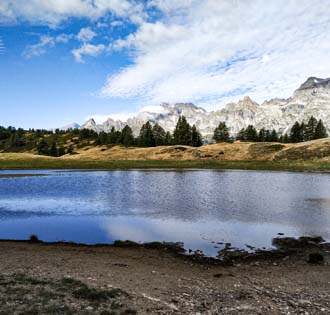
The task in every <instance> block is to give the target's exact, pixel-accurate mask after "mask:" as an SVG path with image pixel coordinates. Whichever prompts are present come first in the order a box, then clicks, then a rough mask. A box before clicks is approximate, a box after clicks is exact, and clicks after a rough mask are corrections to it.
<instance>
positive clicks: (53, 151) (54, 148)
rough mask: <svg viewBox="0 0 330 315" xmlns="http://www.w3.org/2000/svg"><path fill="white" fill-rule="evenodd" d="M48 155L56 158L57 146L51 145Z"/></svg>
mask: <svg viewBox="0 0 330 315" xmlns="http://www.w3.org/2000/svg"><path fill="white" fill-rule="evenodd" d="M49 155H50V156H55V157H56V156H58V150H57V145H56V143H55V142H53V143H52V145H51V147H50V149H49Z"/></svg>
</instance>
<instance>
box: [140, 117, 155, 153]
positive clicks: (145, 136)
mask: <svg viewBox="0 0 330 315" xmlns="http://www.w3.org/2000/svg"><path fill="white" fill-rule="evenodd" d="M138 145H139V146H140V147H154V146H155V139H154V136H153V133H152V127H151V124H150V122H149V121H147V122H146V123H145V124H143V125H142V127H141V130H140V135H139V138H138Z"/></svg>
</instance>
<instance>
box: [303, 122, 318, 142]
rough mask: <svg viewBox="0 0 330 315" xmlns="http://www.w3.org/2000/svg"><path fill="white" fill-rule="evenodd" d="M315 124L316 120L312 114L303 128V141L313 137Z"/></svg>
mask: <svg viewBox="0 0 330 315" xmlns="http://www.w3.org/2000/svg"><path fill="white" fill-rule="evenodd" d="M316 126H317V120H316V119H315V118H314V117H313V116H312V117H311V118H310V119H309V121H308V123H307V125H306V126H305V128H304V141H310V140H313V139H314V135H315V130H316Z"/></svg>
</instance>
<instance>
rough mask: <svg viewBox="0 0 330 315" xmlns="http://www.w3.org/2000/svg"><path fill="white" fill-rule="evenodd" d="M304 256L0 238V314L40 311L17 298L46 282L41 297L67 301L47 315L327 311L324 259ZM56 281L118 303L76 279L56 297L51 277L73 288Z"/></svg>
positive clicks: (329, 273) (329, 282)
mask: <svg viewBox="0 0 330 315" xmlns="http://www.w3.org/2000/svg"><path fill="white" fill-rule="evenodd" d="M305 258H306V257H304V256H301V258H297V257H287V258H284V259H283V258H281V259H278V260H266V261H250V262H244V263H237V264H234V265H233V266H220V265H212V264H208V263H199V262H194V261H192V260H191V259H189V258H184V257H178V256H176V255H173V254H171V253H168V252H166V251H164V250H156V249H146V248H143V247H141V248H116V247H110V246H103V247H91V246H79V245H67V244H53V245H45V244H31V243H23V242H0V275H1V278H0V289H1V290H3V291H2V293H1V298H2V300H1V301H0V302H1V303H0V314H8V313H6V310H7V309H6V307H9V306H10V309H11V312H10V314H43V311H42V308H41V307H40V308H39V311H38V307H39V306H38V307H36V306H35V305H34V306H33V307H34V309H32V311H31V307H32V304H33V303H34V298H33V296H32V297H31V296H30V298H27V301H29V303H30V305H28V306H26V305H23V304H24V303H27V302H24V303H23V302H22V298H23V297H24V294H25V295H29V294H31V292H32V291H33V290H35V288H34V286H38V288H39V289H41V286H42V285H45V286H46V285H47V286H48V291H47V292H48V295H49V294H50V293H49V291H50V290H53V291H52V292H53V293H52V294H53V295H50V297H49V299H48V300H47V301H48V302H49V303H53V302H54V301H55V300H56V301H60V303H61V304H63V305H64V304H65V303H66V302H67V303H69V304H70V303H71V304H70V307H71V306H72V309H71V310H70V309H69V307H68V308H65V309H64V308H63V309H62V310H59V309H57V311H54V312H53V313H52V312H50V311H47V313H48V314H103V315H106V314H136V313H137V314H196V315H197V314H330V299H329V298H330V266H329V264H328V262H327V260H328V257H326V261H325V263H322V264H317V265H311V264H309V263H307V261H306V259H305ZM18 275H19V276H18ZM1 279H2V280H1ZM63 279H75V280H79V281H81V282H82V283H84V284H85V285H87V286H88V288H95V289H97V290H113V289H114V288H119V289H121V290H122V291H123V292H126V293H128V295H127V296H126V294H125V295H123V296H122V297H120V298H119V299H120V303H124V304H125V307H122V308H119V307H117V308H116V307H115V306H116V305H115V304H114V302H112V306H113V307H112V306H109V305H107V304H106V303H107V302H106V299H103V300H102V295H100V294H99V295H97V294H94V295H93V294H92V295H86V294H83V295H81V296H79V294H77V292H78V293H79V292H80V293H81V292H82V293H84V290H81V286H82V284H81V285H80V284H77V285H78V287H79V288H80V289H79V290H80V291H79V290H75V291H74V293H73V295H74V296H75V299H74V300H72V301H73V302H72V301H71V300H70V299H69V298H68V296H65V294H62V295H60V296H57V297H56V296H55V294H54V292H58V290H59V285H58V283H61V285H62V287H61V289H60V290H62V291H63V292H65V290H66V289H65V287H64V285H65V284H68V283H69V284H70V286H71V287H70V290H71V291H70V292H71V293H72V292H73V291H72V290H74V289H73V287H72V285H73V284H74V285H75V283H73V284H72V283H71V282H68V281H67V280H65V281H63ZM41 280H42V281H44V282H42V281H41ZM15 281H17V283H16V282H15ZM47 281H49V282H47ZM61 281H62V282H61ZM79 285H80V286H79ZM22 286H23V287H22ZM24 286H25V287H26V288H25V289H26V290H25V291H22V290H23V289H24ZM15 288H16V289H15ZM18 288H19V289H20V290H21V291H19V290H18ZM54 288H55V289H54ZM56 288H57V289H56ZM15 290H16V291H15ZM54 290H55V291H54ZM56 290H57V291H56ZM68 290H69V289H68ZM12 291H13V292H17V294H19V295H18V296H17V297H15V298H14V299H12V301H11V302H8V298H6V294H9V293H8V292H12ZM24 292H25V293H24ZM38 292H39V291H38ZM40 292H41V291H40ZM42 292H45V291H42ZM63 292H61V293H63ZM68 292H69V291H68ZM93 292H94V291H93ZM95 292H96V291H95ZM98 292H101V291H98ZM102 292H103V291H102ZM13 294H14V293H13ZM81 297H87V298H88V299H90V300H92V298H94V297H95V301H94V302H93V303H92V304H86V303H84V302H79V301H82V300H81V299H80V300H79V298H81ZM6 299H7V300H6ZM61 299H62V300H61ZM45 301H46V300H45V299H43V300H42V301H41V302H40V305H44V304H45V303H46V302H45ZM48 302H47V303H48ZM101 302H102V303H103V304H102V303H101ZM6 303H7V304H8V305H7V306H6ZM10 303H12V305H9V304H10ZM13 303H14V304H13ZM15 303H16V304H15ZM20 303H21V304H20ZM42 303H44V304H42ZM74 303H75V304H74ZM109 303H110V302H109ZM101 304H102V305H103V306H102V307H101V306H100V305H101ZM17 305H21V306H22V307H18V306H17ZM38 305H39V304H38ZM108 306H109V307H108ZM52 307H53V308H54V307H55V306H52ZM107 307H108V310H107V311H106V310H104V309H105V308H107ZM54 309H55V308H54ZM101 309H102V310H103V311H101ZM77 310H78V311H77Z"/></svg>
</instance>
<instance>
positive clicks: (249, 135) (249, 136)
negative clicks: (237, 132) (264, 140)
mask: <svg viewBox="0 0 330 315" xmlns="http://www.w3.org/2000/svg"><path fill="white" fill-rule="evenodd" d="M245 138H246V140H247V141H258V133H257V130H256V128H254V127H253V126H252V125H249V126H248V127H247V128H246V130H245Z"/></svg>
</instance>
